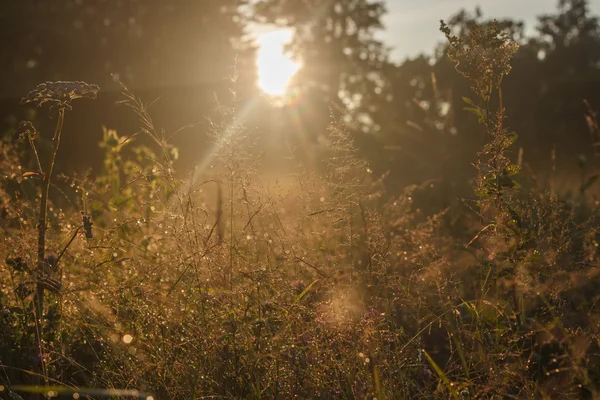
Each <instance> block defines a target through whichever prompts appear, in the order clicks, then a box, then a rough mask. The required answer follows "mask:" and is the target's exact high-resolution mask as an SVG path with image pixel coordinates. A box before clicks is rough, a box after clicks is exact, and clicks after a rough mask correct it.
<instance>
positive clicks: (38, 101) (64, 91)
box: [21, 81, 100, 110]
mask: <svg viewBox="0 0 600 400" xmlns="http://www.w3.org/2000/svg"><path fill="white" fill-rule="evenodd" d="M98 90H100V88H99V87H98V86H97V85H91V84H89V83H85V82H69V81H57V82H44V83H40V84H39V85H37V87H36V88H35V89H33V90H32V91H31V92H29V94H28V95H27V96H25V97H23V98H22V99H21V104H28V103H33V104H35V105H36V106H38V107H40V106H42V105H43V104H44V103H49V104H50V108H51V109H52V108H57V109H67V110H70V109H71V108H72V107H71V101H72V100H75V99H79V98H88V99H95V98H96V96H97V95H98Z"/></svg>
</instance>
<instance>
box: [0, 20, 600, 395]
mask: <svg viewBox="0 0 600 400" xmlns="http://www.w3.org/2000/svg"><path fill="white" fill-rule="evenodd" d="M442 30H445V29H444V25H443V26H442ZM445 32H446V34H447V36H448V39H449V41H450V44H451V48H450V49H451V50H450V57H451V58H452V59H453V60H454V61H456V62H457V63H458V64H457V69H458V71H459V72H460V73H461V74H463V75H464V76H465V78H466V79H469V81H470V82H471V86H472V88H473V91H474V94H475V96H474V98H473V99H467V98H465V99H464V101H465V106H466V108H467V110H466V111H465V112H472V113H473V114H474V116H473V118H476V119H478V120H479V122H480V126H481V129H482V131H484V132H485V133H486V135H487V137H488V143H487V144H486V145H485V147H484V148H482V149H481V152H480V154H479V163H478V164H477V166H476V167H477V168H476V169H474V177H475V187H474V189H475V193H476V194H474V195H473V196H472V198H471V199H453V201H451V202H450V204H451V205H450V206H449V207H448V208H446V209H440V210H437V211H431V210H430V208H431V207H424V206H423V205H424V204H428V203H427V202H428V199H431V198H434V197H435V196H439V192H437V184H429V183H427V184H423V185H420V186H411V187H407V188H405V189H404V190H403V191H402V194H401V195H399V196H391V195H389V194H387V193H386V191H385V189H384V187H383V185H382V183H381V179H380V178H379V177H377V176H374V175H373V174H372V173H371V170H370V169H369V166H368V165H367V163H366V162H364V161H363V160H361V159H360V158H359V157H358V156H357V151H356V150H357V149H356V148H355V147H354V144H353V141H352V138H351V135H350V134H349V133H348V130H347V129H346V127H345V126H344V124H343V123H342V122H338V121H332V123H331V126H330V129H329V131H328V132H327V133H326V136H327V139H328V140H327V141H326V144H325V145H324V148H323V150H322V155H323V157H322V159H323V161H322V163H321V165H319V166H318V167H317V168H307V167H306V166H303V164H302V163H301V162H297V163H295V162H292V163H291V164H292V165H293V166H294V167H293V168H291V169H290V171H288V172H287V173H282V174H280V175H279V174H277V175H273V174H271V175H270V176H268V177H265V176H264V175H263V174H262V172H261V157H259V156H258V155H257V153H258V152H257V151H254V150H253V145H254V144H253V141H252V140H251V138H250V137H249V136H248V133H247V131H246V130H245V128H244V127H243V126H241V124H240V123H239V122H238V121H237V119H236V115H235V113H233V112H230V111H227V110H224V111H222V115H221V116H220V121H221V122H219V123H215V124H214V125H213V132H212V135H213V143H214V149H213V152H212V155H211V157H212V158H211V160H209V161H208V162H206V163H204V164H203V166H202V167H201V168H200V167H199V168H198V169H196V170H194V171H191V172H190V173H189V175H188V176H187V177H186V178H184V179H182V178H179V177H178V175H176V174H175V172H174V168H173V165H174V163H175V161H176V159H177V149H175V148H174V147H172V146H171V145H169V143H168V141H167V137H168V136H167V135H166V134H164V133H163V132H162V131H160V130H159V129H157V128H155V127H154V125H153V122H152V118H151V115H149V113H148V112H147V110H146V108H145V106H144V103H143V102H142V101H141V100H140V99H138V98H137V97H135V95H134V94H133V93H131V92H129V91H128V90H127V88H126V87H125V86H123V94H124V102H125V104H127V105H129V106H131V107H132V111H133V112H135V113H137V115H138V116H139V119H140V126H141V132H142V133H141V134H143V135H147V136H148V137H149V138H150V140H151V141H152V143H153V145H152V146H140V145H137V144H136V142H135V141H130V140H128V138H125V137H123V136H120V135H119V133H118V132H115V131H112V130H109V129H106V130H105V132H104V138H103V140H102V142H101V148H102V151H103V152H104V155H105V158H104V159H105V163H104V171H103V173H102V174H100V175H92V174H87V175H85V176H80V175H78V176H66V175H64V174H53V165H54V162H55V156H56V154H57V150H58V146H59V143H60V135H61V129H62V123H63V120H64V119H65V118H67V119H68V118H69V113H70V112H76V108H77V103H78V102H82V101H93V98H94V97H95V96H96V93H97V90H98V88H97V87H95V86H93V85H88V84H86V83H83V82H54V83H47V84H44V85H40V86H38V88H36V89H35V90H34V91H32V92H31V93H30V94H29V95H28V96H27V97H25V99H24V100H25V102H30V103H33V104H37V105H42V104H43V103H48V104H45V105H44V106H46V105H50V106H51V108H52V109H51V112H50V115H51V116H52V117H53V120H54V121H55V122H56V123H57V128H56V132H55V133H54V139H53V141H52V143H53V146H52V149H48V154H38V151H37V147H36V143H37V140H38V139H39V134H38V132H36V129H35V127H33V125H31V124H28V123H23V124H21V125H20V127H19V130H18V131H17V132H16V133H15V135H14V138H12V139H13V140H11V139H10V138H8V139H3V141H2V144H1V146H0V151H1V152H2V156H1V157H0V177H1V180H0V240H1V242H2V245H1V246H0V256H1V257H2V258H1V259H2V262H0V398H1V399H12V400H15V399H17V400H18V399H21V398H22V399H27V398H34V397H35V396H40V398H41V396H46V397H58V396H64V398H100V397H105V396H106V397H111V398H131V397H137V398H146V399H150V398H152V399H205V398H206V399H217V398H222V399H273V398H278V399H292V398H298V399H379V400H381V399H438V398H439V399H447V398H450V399H511V398H512V399H534V398H540V399H579V398H583V399H596V398H599V397H600V395H599V392H598V391H599V390H600V335H599V334H600V310H599V309H598V305H597V303H598V300H599V299H600V291H599V290H598V288H599V287H600V269H599V268H598V265H599V264H598V263H599V260H598V255H599V253H598V246H599V241H600V237H599V233H598V222H599V219H598V203H597V201H595V200H594V199H593V198H592V196H590V195H589V193H588V189H589V188H590V187H591V186H592V185H593V184H594V182H595V180H596V176H594V175H592V176H591V177H586V179H584V180H583V181H582V184H581V190H580V191H579V192H578V194H577V195H576V196H575V195H574V196H572V197H570V198H566V199H565V198H560V197H558V196H557V195H556V194H555V193H553V192H552V191H551V190H550V188H545V187H539V186H538V187H533V186H532V187H529V186H527V187H525V186H523V187H520V186H519V185H518V184H517V182H519V180H520V178H521V175H522V174H523V173H521V172H520V162H519V161H517V160H515V159H514V158H515V157H513V156H512V154H513V153H514V152H516V150H515V149H513V148H512V145H513V143H514V140H515V138H516V137H515V135H514V134H513V133H511V131H510V129H509V127H508V126H506V125H507V122H506V121H505V116H504V109H503V102H502V91H501V87H502V86H501V85H502V79H503V77H504V76H506V75H507V74H508V73H509V72H510V60H511V58H512V56H513V55H514V53H515V51H516V48H517V46H516V44H515V43H513V42H511V41H510V40H509V39H508V38H507V37H506V36H504V35H503V34H502V33H501V29H500V28H499V27H498V26H490V27H487V28H481V29H474V30H473V31H472V32H471V33H470V35H469V36H468V37H467V38H464V39H459V38H456V37H453V36H452V35H451V34H450V32H449V31H448V30H445ZM79 98H84V99H81V100H80V99H79ZM72 107H73V108H75V111H71V108H72ZM44 135H46V133H44ZM284 156H285V157H289V159H290V160H293V157H294V153H293V152H290V154H288V155H284ZM274 176H275V178H273V177H274Z"/></svg>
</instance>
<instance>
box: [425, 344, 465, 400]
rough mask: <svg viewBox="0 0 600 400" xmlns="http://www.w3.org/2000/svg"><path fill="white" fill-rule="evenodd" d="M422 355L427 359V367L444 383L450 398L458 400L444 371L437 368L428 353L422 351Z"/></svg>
mask: <svg viewBox="0 0 600 400" xmlns="http://www.w3.org/2000/svg"><path fill="white" fill-rule="evenodd" d="M423 354H425V358H427V361H428V362H429V365H431V368H433V370H434V371H435V373H436V374H437V376H438V377H439V378H440V379H441V380H442V382H444V385H446V388H447V389H448V391H449V392H450V394H451V395H452V397H453V398H455V399H456V400H458V399H459V397H458V393H456V390H455V389H454V387H453V386H452V384H451V383H450V380H449V379H448V377H447V376H446V374H444V371H442V369H441V368H440V367H439V365H437V363H436V362H435V361H434V360H433V358H431V356H430V355H429V353H427V352H426V351H425V350H423Z"/></svg>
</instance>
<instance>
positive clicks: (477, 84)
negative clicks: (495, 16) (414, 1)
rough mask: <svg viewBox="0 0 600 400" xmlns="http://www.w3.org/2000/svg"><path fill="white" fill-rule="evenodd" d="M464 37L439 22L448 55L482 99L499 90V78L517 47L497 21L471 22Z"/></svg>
mask: <svg viewBox="0 0 600 400" xmlns="http://www.w3.org/2000/svg"><path fill="white" fill-rule="evenodd" d="M469 28H470V30H469V33H468V34H467V35H466V37H464V38H462V37H461V38H459V37H456V36H454V35H452V33H451V30H450V27H449V26H448V25H446V23H445V22H444V21H441V27H440V30H441V31H442V32H443V33H444V34H445V35H446V37H447V38H448V41H449V42H450V48H449V49H448V58H450V60H452V61H454V62H455V63H456V70H457V71H458V72H459V73H460V74H461V75H463V76H464V77H465V78H468V79H469V80H470V81H471V88H472V89H473V91H474V92H475V93H476V94H477V95H478V96H479V97H480V98H481V99H483V100H484V101H488V100H489V98H490V96H491V94H492V92H493V90H495V89H498V88H499V87H500V84H501V82H502V78H504V76H506V75H508V74H509V72H510V70H511V66H510V61H511V60H512V58H513V57H514V55H515V54H516V52H517V50H518V49H519V45H518V44H517V43H516V42H515V41H514V40H512V39H511V38H510V37H509V36H508V34H507V33H506V32H505V31H504V30H503V27H502V26H501V25H500V24H499V23H498V22H497V21H493V22H492V24H490V25H489V26H486V27H481V26H478V25H472V26H470V27H469Z"/></svg>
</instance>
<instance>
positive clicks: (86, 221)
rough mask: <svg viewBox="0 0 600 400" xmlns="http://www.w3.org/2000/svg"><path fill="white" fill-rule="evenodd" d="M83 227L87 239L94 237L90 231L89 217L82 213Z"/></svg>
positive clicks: (90, 222)
mask: <svg viewBox="0 0 600 400" xmlns="http://www.w3.org/2000/svg"><path fill="white" fill-rule="evenodd" d="M82 218H83V229H84V230H85V237H86V238H88V239H92V238H93V237H94V235H93V233H92V225H93V223H92V221H91V220H90V217H89V216H87V215H83V216H82Z"/></svg>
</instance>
